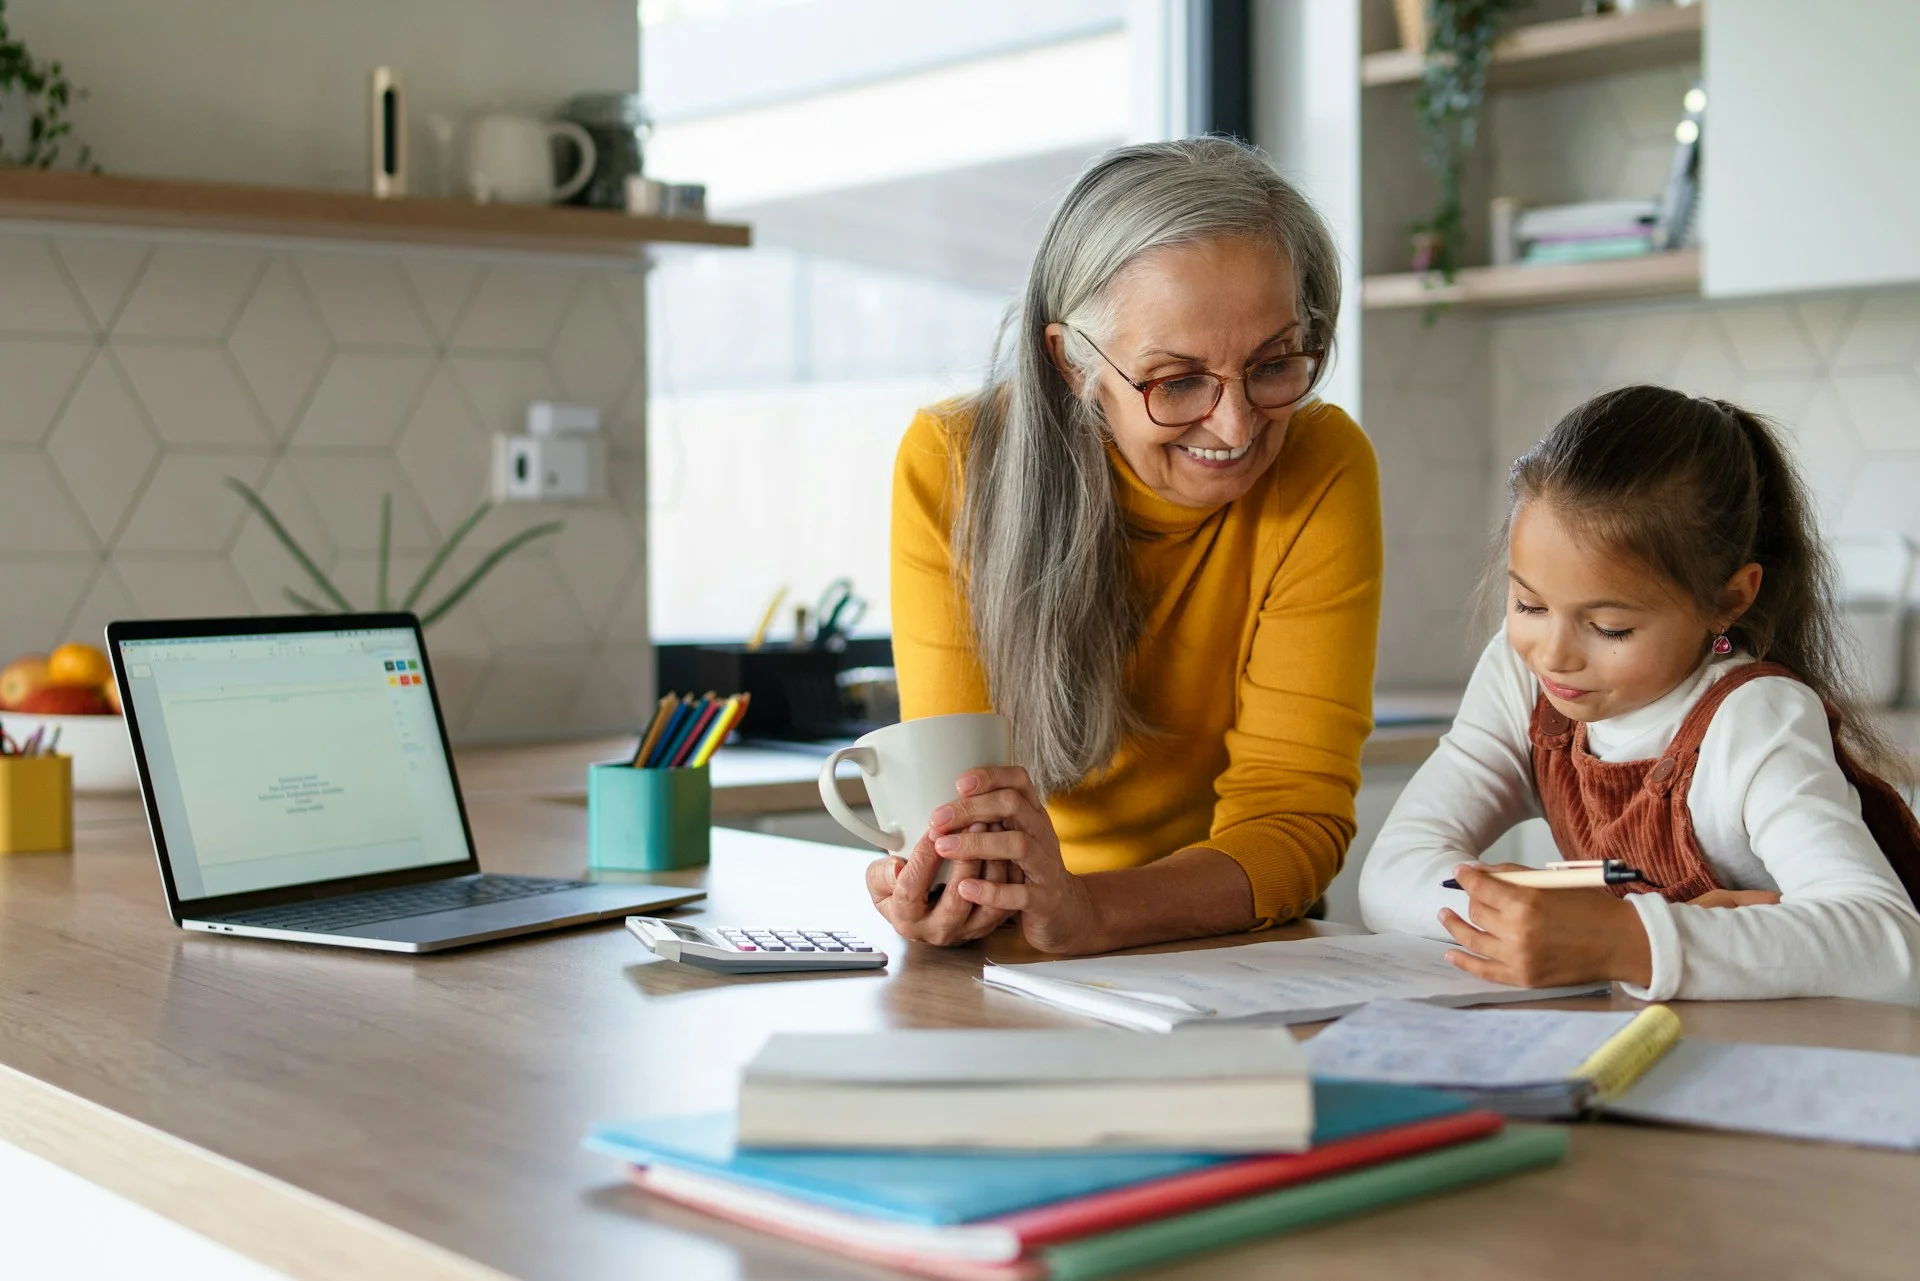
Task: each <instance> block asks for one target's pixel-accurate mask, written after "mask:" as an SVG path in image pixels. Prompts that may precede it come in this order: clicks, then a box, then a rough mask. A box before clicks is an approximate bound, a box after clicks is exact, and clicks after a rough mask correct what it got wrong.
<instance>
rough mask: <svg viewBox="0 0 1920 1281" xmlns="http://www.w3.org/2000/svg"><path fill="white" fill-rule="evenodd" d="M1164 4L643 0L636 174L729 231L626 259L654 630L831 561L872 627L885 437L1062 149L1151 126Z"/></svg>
mask: <svg viewBox="0 0 1920 1281" xmlns="http://www.w3.org/2000/svg"><path fill="white" fill-rule="evenodd" d="M1176 7H1177V6H1173V5H1161V4H1157V3H1155V4H1142V3H1140V2H1139V0H1049V3H1046V4H1033V3H1030V2H1029V0H971V2H970V3H968V4H966V5H921V4H912V5H902V4H898V3H895V2H893V0H644V2H643V4H642V7H641V20H642V33H641V50H642V74H641V87H642V91H643V93H644V94H645V96H646V98H647V101H648V104H649V106H650V108H651V110H652V111H653V113H654V116H655V119H656V122H657V123H656V127H655V131H654V134H653V136H652V138H651V140H650V142H649V145H648V149H647V158H646V165H647V172H648V174H649V176H652V177H656V178H660V179H663V180H666V181H670V182H672V181H692V182H705V183H706V184H707V187H708V197H707V198H708V210H709V213H710V215H711V216H713V217H716V218H728V219H739V220H743V221H746V222H750V223H752V224H753V227H754V241H755V247H754V248H753V249H751V250H748V251H744V252H743V251H740V250H730V251H729V250H713V251H704V250H702V251H686V250H677V249H676V250H673V251H663V252H662V253H661V254H660V256H659V258H658V260H657V263H656V265H655V267H654V270H653V272H652V275H651V278H650V282H649V313H648V314H649V324H650V333H649V340H648V341H649V355H648V359H649V378H650V386H649V401H648V415H649V440H650V446H649V460H648V465H649V494H648V502H649V542H650V560H651V566H650V574H649V581H650V591H651V600H650V607H651V611H652V619H653V631H654V635H655V637H656V638H657V639H660V640H690V639H705V638H717V637H725V636H733V637H738V636H741V635H744V634H745V633H747V632H748V631H750V630H751V629H752V628H753V626H754V624H755V623H756V622H757V621H758V619H759V616H760V613H761V611H762V609H763V608H764V606H765V603H766V601H767V600H768V599H769V598H770V597H771V596H772V594H773V592H774V591H775V590H776V589H777V588H780V587H783V586H784V587H786V588H788V589H789V590H790V591H791V592H792V593H793V595H792V596H791V598H790V599H791V600H794V601H798V602H810V601H811V600H813V599H814V597H816V596H817V595H819V593H820V592H821V591H822V589H823V588H824V587H825V586H826V584H827V583H828V582H830V581H831V580H832V579H834V578H837V577H841V576H846V577H850V578H851V579H852V580H853V582H854V584H855V586H856V589H857V590H858V592H859V593H860V594H861V595H863V596H865V597H867V598H868V599H869V600H870V601H871V608H870V609H869V611H868V613H867V615H866V617H865V620H864V621H863V623H862V624H861V626H860V628H859V630H860V632H861V633H863V634H885V633H886V632H888V631H890V630H891V628H890V622H889V618H888V610H887V539H888V512H889V507H890V490H891V477H892V469H893V456H894V451H895V448H896V447H897V445H898V443H899V440H900V436H901V434H902V433H903V432H904V431H905V430H906V427H907V424H908V422H909V421H910V420H911V418H912V416H913V413H914V411H915V410H916V409H918V408H919V407H921V406H923V405H928V404H932V403H935V402H937V401H940V400H943V399H945V398H947V397H950V396H954V395H957V394H960V393H963V392H965V391H967V390H969V389H971V388H973V387H976V386H977V385H978V384H979V381H980V379H981V376H982V374H983V372H984V369H985V366H986V362H987V358H988V355H989V352H990V350H991V347H992V344H993V340H994V336H995V333H996V330H997V328H998V326H999V325H1000V323H1001V320H1002V318H1003V316H1004V315H1005V314H1006V312H1007V309H1008V306H1009V304H1010V303H1011V302H1012V301H1013V299H1014V297H1015V296H1016V294H1017V293H1018V290H1019V288H1020V286H1021V285H1022V283H1023V282H1024V280H1025V273H1026V268H1027V264H1028V260H1029V258H1030V257H1031V255H1032V252H1033V249H1034V247H1035V245H1036V244H1037V243H1038V240H1039V237H1040V233H1041V231H1042V230H1043V229H1044V227H1045V224H1046V219H1047V217H1048V216H1049V214H1050V213H1051V212H1052V209H1053V207H1054V204H1055V203H1056V202H1057V201H1058V199H1059V197H1060V196H1061V194H1062V193H1063V192H1064V191H1065V189H1066V187H1067V185H1068V184H1069V183H1070V182H1071V181H1072V178H1073V176H1074V174H1075V173H1077V172H1078V170H1079V169H1080V167H1081V166H1082V165H1083V164H1084V163H1085V162H1086V161H1087V160H1088V159H1089V158H1090V157H1092V156H1093V155H1095V154H1097V153H1099V152H1101V151H1103V150H1105V149H1106V148H1108V147H1110V146H1113V145H1116V144H1118V143H1120V142H1122V141H1124V140H1126V139H1127V138H1129V137H1143V136H1164V134H1165V133H1166V132H1167V130H1166V129H1165V128H1164V127H1163V124H1164V122H1163V121H1162V120H1161V119H1160V112H1161V109H1160V107H1159V105H1158V104H1160V103H1161V102H1163V101H1165V100H1167V98H1168V95H1167V93H1166V92H1165V91H1166V89H1167V87H1168V82H1169V79H1170V77H1169V75H1168V74H1165V73H1163V72H1162V71H1161V70H1160V66H1161V62H1162V60H1163V55H1162V54H1161V52H1160V51H1161V50H1163V49H1164V48H1167V47H1169V42H1168V41H1167V39H1166V35H1167V29H1166V22H1167V19H1166V18H1165V16H1164V14H1165V13H1166V12H1168V11H1171V10H1172V9H1174V8H1176ZM1143 15H1144V16H1143ZM791 625H792V624H791V615H790V614H787V615H786V617H784V618H783V619H782V620H781V621H780V624H779V627H780V628H782V629H790V628H791ZM781 634H783V632H782V631H780V630H776V632H775V633H774V635H776V636H778V635H781Z"/></svg>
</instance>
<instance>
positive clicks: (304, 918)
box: [206, 876, 588, 932]
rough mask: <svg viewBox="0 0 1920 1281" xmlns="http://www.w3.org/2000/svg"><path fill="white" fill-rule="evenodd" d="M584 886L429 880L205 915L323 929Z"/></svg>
mask: <svg viewBox="0 0 1920 1281" xmlns="http://www.w3.org/2000/svg"><path fill="white" fill-rule="evenodd" d="M586 884H588V882H586V881H565V880H553V879H551V878H548V877H540V876H475V877H461V878H459V879H458V880H451V881H428V882H427V883H426V884H424V885H403V886H400V887H398V888H396V889H391V890H375V891H373V892H372V893H369V894H351V895H348V896H346V897H344V898H330V899H321V900H319V901H318V902H314V903H290V904H288V905H286V906H284V907H264V908H260V909H258V910H256V911H252V912H234V913H230V914H229V915H226V916H213V917H208V918H206V919H208V920H211V921H221V922H226V923H230V924H233V925H254V926H260V927H262V928H265V929H273V930H312V931H318V932H324V931H327V930H344V929H351V928H352V927H353V926H356V925H372V924H374V923H375V922H376V921H397V920H401V919H402V918H404V917H409V916H425V915H427V914H428V913H429V912H450V911H453V910H455V909H457V908H462V907H480V906H482V905H483V904H487V903H504V902H507V901H508V900H510V899H518V898H532V897H533V896H535V895H537V894H552V893H554V892H555V891H558V890H572V889H578V888H580V887H581V886H583V885H586Z"/></svg>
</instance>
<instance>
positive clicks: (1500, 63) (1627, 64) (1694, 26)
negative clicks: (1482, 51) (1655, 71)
mask: <svg viewBox="0 0 1920 1281" xmlns="http://www.w3.org/2000/svg"><path fill="white" fill-rule="evenodd" d="M1705 17H1706V11H1705V6H1704V5H1701V4H1695V5H1693V6H1691V7H1690V8H1686V9H1679V8H1660V9H1641V10H1638V11H1636V12H1633V13H1609V14H1599V15H1596V16H1594V17H1590V18H1566V19H1562V20H1561V21H1558V22H1536V23H1532V24H1530V25H1526V26H1520V27H1515V28H1514V29H1513V31H1512V33H1511V34H1509V35H1508V36H1507V38H1506V39H1504V40H1502V41H1501V42H1500V44H1499V45H1498V46H1497V47H1496V48H1495V49H1494V53H1493V65H1492V66H1491V67H1490V68H1489V69H1488V72H1487V84H1488V87H1489V88H1493V89H1530V88H1538V87H1540V86H1543V85H1553V84H1565V83H1567V82H1568V81H1571V80H1590V79H1593V78H1594V77H1596V76H1610V75H1614V74H1616V73H1618V72H1622V71H1639V70H1641V69H1642V68H1644V67H1664V66H1671V65H1673V64H1674V63H1677V62H1697V61H1699V59H1700V33H1701V29H1702V27H1703V26H1704V25H1705ZM1423 61H1424V58H1423V56H1422V54H1421V52H1420V51H1419V50H1417V49H1390V50H1388V51H1386V52H1385V53H1370V54H1368V55H1366V56H1365V57H1364V58H1362V59H1360V83H1361V84H1362V85H1363V86H1365V87H1367V88H1372V87H1374V86H1376V85H1394V84H1411V83H1413V82H1415V81H1417V80H1419V79H1420V68H1421V64H1422V62H1423Z"/></svg>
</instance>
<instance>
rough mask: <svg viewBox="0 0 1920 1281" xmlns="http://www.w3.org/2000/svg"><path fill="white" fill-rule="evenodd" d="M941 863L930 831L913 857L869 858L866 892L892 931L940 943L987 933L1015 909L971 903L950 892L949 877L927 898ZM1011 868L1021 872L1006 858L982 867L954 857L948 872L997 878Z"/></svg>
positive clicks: (951, 943)
mask: <svg viewBox="0 0 1920 1281" xmlns="http://www.w3.org/2000/svg"><path fill="white" fill-rule="evenodd" d="M977 826H978V829H979V830H981V831H984V830H985V826H984V825H977ZM939 866H940V856H939V855H938V854H936V853H935V852H934V849H933V836H932V834H931V833H929V834H927V835H924V836H922V837H921V838H920V843H919V844H918V845H915V846H914V847H913V855H912V857H911V858H900V857H898V856H894V857H889V858H882V859H875V860H874V861H873V862H871V863H869V864H867V893H868V894H869V895H871V896H872V897H873V905H874V907H876V908H878V909H879V911H880V915H882V916H884V917H886V918H887V923H888V924H889V925H891V926H893V932H894V933H895V934H898V935H899V936H900V937H901V938H905V939H919V940H920V941H921V942H923V943H932V944H933V945H935V946H936V947H952V946H954V945H955V944H958V943H970V942H972V941H973V940H974V939H978V938H985V937H986V936H987V935H989V934H991V933H993V932H994V930H996V929H998V928H999V927H1000V924H1001V922H1003V921H1005V920H1006V919H1007V918H1008V917H1009V916H1012V915H1013V913H1011V912H1006V911H1001V910H999V909H997V908H991V907H981V906H979V905H977V904H974V903H969V902H968V901H967V900H966V899H964V898H961V897H960V896H959V895H958V894H955V893H953V892H952V890H953V886H952V884H951V882H949V884H948V885H947V886H946V887H944V889H943V890H942V892H941V893H940V894H939V896H938V897H936V898H935V899H934V900H933V901H932V902H928V901H927V895H928V893H929V892H930V891H931V889H932V887H933V874H934V871H935V870H936V869H937V868H938V867H939ZM1010 872H1011V873H1012V874H1014V875H1016V876H1017V875H1018V874H1019V872H1018V869H1017V868H1013V867H1011V866H1010V865H1006V864H990V865H988V866H986V867H982V866H981V865H980V864H978V863H970V862H956V863H954V865H953V866H952V868H951V869H950V870H949V873H948V875H949V876H950V877H952V878H953V879H954V880H958V879H959V878H960V877H962V876H968V877H980V878H982V879H984V880H988V881H999V880H1003V879H1005V878H1006V876H1007V875H1008V874H1009V873H1010Z"/></svg>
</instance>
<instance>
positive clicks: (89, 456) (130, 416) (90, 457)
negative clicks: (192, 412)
mask: <svg viewBox="0 0 1920 1281" xmlns="http://www.w3.org/2000/svg"><path fill="white" fill-rule="evenodd" d="M159 452H160V449H159V446H158V445H157V444H156V443H155V441H154V437H153V434H152V432H151V431H150V430H149V429H148V426H147V421H146V418H145V417H144V416H143V415H142V414H141V412H140V408H139V406H138V405H137V404H135V403H134V399H133V395H132V393H131V392H130V391H128V389H127V386H126V384H125V383H124V382H122V381H121V376H120V371H119V370H118V369H117V368H116V367H115V366H114V363H113V362H112V361H111V360H107V359H104V358H97V359H95V360H94V362H93V363H92V364H91V365H89V366H88V367H87V372H86V373H85V374H83V375H81V378H80V383H79V385H78V386H77V387H76V388H75V389H74V392H73V396H72V397H71V399H69V400H68V402H67V407H66V409H65V410H64V411H62V412H61V415H60V421H59V422H58V423H57V424H55V425H54V428H53V433H52V435H50V436H49V437H48V438H47V456H48V457H49V458H51V459H52V460H53V461H54V462H55V463H56V464H58V466H59V468H60V474H61V475H62V476H63V477H65V479H66V484H67V488H68V489H69V490H71V491H72V493H73V497H74V501H75V502H77V503H78V504H79V505H80V510H81V511H83V512H85V513H86V517H87V522H88V523H89V524H90V525H91V526H92V527H93V531H94V533H95V534H96V535H97V536H98V537H99V538H100V540H101V542H103V543H104V542H105V541H106V540H108V539H110V538H111V537H112V536H113V532H114V531H115V530H116V529H118V528H119V527H120V522H121V521H122V520H124V519H125V518H126V514H127V509H128V506H129V504H131V503H132V502H133V498H134V495H135V494H137V493H139V491H140V486H141V484H142V483H143V482H144V481H145V480H146V478H147V474H148V472H149V471H151V470H152V467H153V461H154V459H155V458H156V457H157V456H158V455H159Z"/></svg>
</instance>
